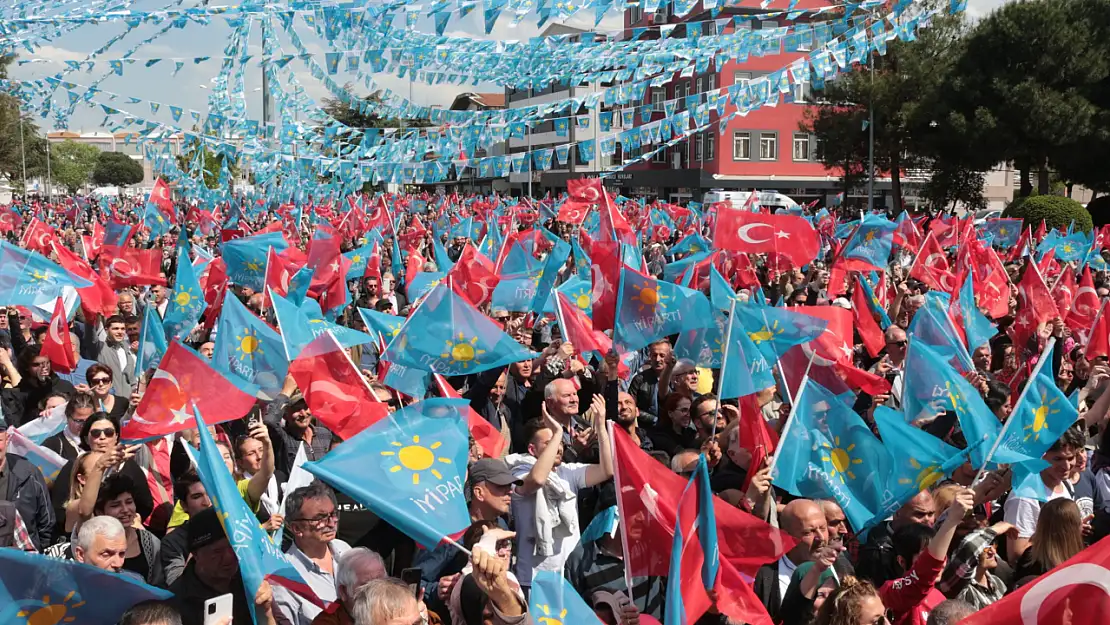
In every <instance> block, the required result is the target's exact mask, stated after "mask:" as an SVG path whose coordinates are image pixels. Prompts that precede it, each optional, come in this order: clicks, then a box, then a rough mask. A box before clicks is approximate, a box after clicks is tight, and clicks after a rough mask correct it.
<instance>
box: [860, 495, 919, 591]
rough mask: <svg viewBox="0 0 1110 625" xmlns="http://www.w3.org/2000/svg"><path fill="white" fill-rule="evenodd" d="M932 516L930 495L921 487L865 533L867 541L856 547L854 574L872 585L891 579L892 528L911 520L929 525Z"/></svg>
mask: <svg viewBox="0 0 1110 625" xmlns="http://www.w3.org/2000/svg"><path fill="white" fill-rule="evenodd" d="M935 519H936V503H935V502H934V501H933V495H932V493H930V492H929V491H927V490H923V491H921V492H920V493H918V494H917V495H915V496H914V498H913V499H910V500H909V501H907V502H906V503H904V504H902V507H901V508H898V511H897V512H895V513H894V516H893V517H891V519H890V520H889V521H884V522H882V523H880V524H879V525H877V526H876V527H874V528H872V529H871V531H870V532H869V533H868V535H867V542H866V543H865V544H864V545H863V546H862V547H860V551H859V558H858V559H857V560H856V573H857V574H858V575H859V576H860V577H861V578H863V579H866V580H869V581H870V582H871V583H872V584H874V585H875V587H876V588H878V587H880V586H882V585H883V584H884V583H886V581H887V580H889V579H893V578H894V570H895V566H896V564H895V561H894V545H893V543H892V542H891V538H892V537H893V536H894V531H895V530H897V529H898V528H900V527H904V526H906V525H911V524H914V523H918V524H921V525H927V526H929V527H932V526H933V521H934V520H935Z"/></svg>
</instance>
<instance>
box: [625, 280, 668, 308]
mask: <svg viewBox="0 0 1110 625" xmlns="http://www.w3.org/2000/svg"><path fill="white" fill-rule="evenodd" d="M632 288H633V289H634V290H635V291H636V294H635V295H633V296H632V301H633V302H636V303H638V304H639V305H640V309H639V312H644V311H652V312H654V311H655V308H656V307H657V306H659V304H660V302H662V301H663V300H665V299H667V296H666V295H663V294H662V293H660V292H659V287H658V286H651V285H648V284H633V285H632Z"/></svg>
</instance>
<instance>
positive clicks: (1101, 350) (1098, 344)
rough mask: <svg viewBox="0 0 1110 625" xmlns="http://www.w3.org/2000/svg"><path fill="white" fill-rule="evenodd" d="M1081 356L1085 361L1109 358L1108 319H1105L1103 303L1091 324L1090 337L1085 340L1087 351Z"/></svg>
mask: <svg viewBox="0 0 1110 625" xmlns="http://www.w3.org/2000/svg"><path fill="white" fill-rule="evenodd" d="M1083 356H1084V357H1085V358H1086V359H1087V360H1094V359H1095V358H1098V357H1099V356H1110V319H1108V318H1107V317H1106V304H1105V303H1104V304H1103V305H1102V306H1100V307H1099V309H1098V314H1096V315H1095V321H1094V323H1092V324H1091V336H1090V337H1088V339H1087V349H1086V351H1085V352H1084V353H1083Z"/></svg>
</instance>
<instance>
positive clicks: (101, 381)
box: [92, 378, 112, 386]
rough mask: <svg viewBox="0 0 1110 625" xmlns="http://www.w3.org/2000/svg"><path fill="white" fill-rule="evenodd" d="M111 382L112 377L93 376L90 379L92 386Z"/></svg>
mask: <svg viewBox="0 0 1110 625" xmlns="http://www.w3.org/2000/svg"><path fill="white" fill-rule="evenodd" d="M111 383H112V378H93V379H92V384H93V386H100V385H101V384H111Z"/></svg>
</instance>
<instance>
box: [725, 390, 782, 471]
mask: <svg viewBox="0 0 1110 625" xmlns="http://www.w3.org/2000/svg"><path fill="white" fill-rule="evenodd" d="M736 432H737V434H736V438H735V443H736V445H737V446H739V448H741V449H744V450H746V451H747V452H748V455H749V456H750V457H751V460H750V461H748V471H747V473H748V475H747V477H746V478H744V484H743V486H742V487H741V489H740V490H742V491H745V492H747V490H748V485H749V484H751V481H752V476H753V475H754V474H755V473H756V472H757V471H759V469H760V468H761V467H762V466H763V461H764V460H765V459H766V458H767V456H769V455H771V454H772V453H773V452H774V451H775V447H777V446H778V444H779V437H778V435H777V434H775V433H774V432H772V431H771V430H769V429H768V428H767V420H766V419H764V418H763V413H762V412H761V411H760V409H759V401H758V400H757V399H756V396H755V395H745V396H744V397H741V398H740V426H739V427H738V428H736ZM732 451H733V450H732V443H731V442H730V443H729V452H730V453H731V452H732ZM731 457H732V456H731V455H730V456H729V458H730V459H731Z"/></svg>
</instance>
